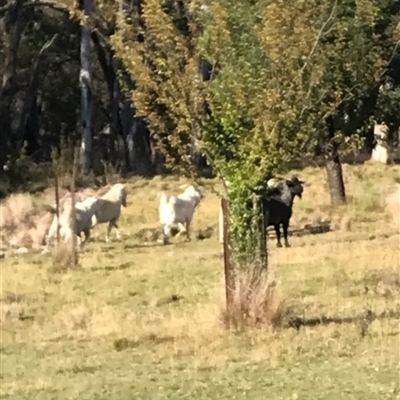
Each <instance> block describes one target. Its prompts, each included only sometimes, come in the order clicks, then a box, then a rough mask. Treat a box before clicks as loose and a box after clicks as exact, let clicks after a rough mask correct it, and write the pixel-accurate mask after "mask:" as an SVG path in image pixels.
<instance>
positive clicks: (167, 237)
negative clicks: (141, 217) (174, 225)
mask: <svg viewBox="0 0 400 400" xmlns="http://www.w3.org/2000/svg"><path fill="white" fill-rule="evenodd" d="M163 233H164V244H168V243H169V241H170V233H171V225H169V224H165V225H164V228H163Z"/></svg>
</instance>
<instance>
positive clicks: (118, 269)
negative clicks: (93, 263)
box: [90, 262, 134, 271]
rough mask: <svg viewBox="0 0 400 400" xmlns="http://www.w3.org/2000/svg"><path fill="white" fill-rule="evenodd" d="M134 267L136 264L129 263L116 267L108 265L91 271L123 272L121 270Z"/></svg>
mask: <svg viewBox="0 0 400 400" xmlns="http://www.w3.org/2000/svg"><path fill="white" fill-rule="evenodd" d="M132 265H134V264H133V263H132V264H131V263H129V262H127V263H123V264H120V265H116V266H113V265H106V266H104V267H91V268H90V270H91V271H121V270H124V269H128V268H130V267H131V266H132Z"/></svg>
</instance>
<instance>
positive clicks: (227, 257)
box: [221, 198, 234, 320]
mask: <svg viewBox="0 0 400 400" xmlns="http://www.w3.org/2000/svg"><path fill="white" fill-rule="evenodd" d="M221 208H222V216H223V222H224V224H223V227H224V229H223V237H224V270H225V295H226V312H227V315H228V318H229V320H230V316H231V309H232V304H233V290H234V278H233V270H232V259H231V246H230V240H229V211H228V203H227V201H226V199H224V198H222V199H221Z"/></svg>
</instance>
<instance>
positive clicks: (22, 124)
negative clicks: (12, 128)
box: [16, 34, 57, 151]
mask: <svg viewBox="0 0 400 400" xmlns="http://www.w3.org/2000/svg"><path fill="white" fill-rule="evenodd" d="M56 37H57V34H55V35H54V36H53V37H52V38H51V39H50V40H49V41H47V42H46V43H45V44H44V45H43V47H42V48H41V49H40V51H39V54H38V57H37V60H36V62H35V63H34V65H33V67H32V73H31V78H30V81H29V85H28V89H27V90H26V94H25V99H24V106H23V109H22V113H21V116H20V119H19V123H18V129H17V132H16V138H17V141H18V151H20V149H21V148H22V147H23V142H24V140H25V131H26V129H27V123H28V119H29V117H30V116H31V115H32V112H31V111H32V107H33V105H34V102H35V101H36V98H37V87H38V79H39V66H40V61H41V57H42V55H43V53H44V51H45V50H47V49H48V48H49V47H50V46H51V45H52V44H53V43H54V40H55V39H56Z"/></svg>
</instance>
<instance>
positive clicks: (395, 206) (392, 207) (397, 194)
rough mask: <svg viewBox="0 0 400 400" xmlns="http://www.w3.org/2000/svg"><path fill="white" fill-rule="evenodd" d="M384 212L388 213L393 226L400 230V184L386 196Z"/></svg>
mask: <svg viewBox="0 0 400 400" xmlns="http://www.w3.org/2000/svg"><path fill="white" fill-rule="evenodd" d="M386 212H387V213H388V214H389V215H390V217H391V220H392V223H393V226H394V228H397V230H398V231H400V184H397V187H396V189H395V190H394V191H393V192H392V193H391V194H390V195H389V196H387V197H386Z"/></svg>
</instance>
